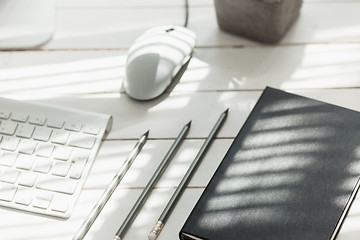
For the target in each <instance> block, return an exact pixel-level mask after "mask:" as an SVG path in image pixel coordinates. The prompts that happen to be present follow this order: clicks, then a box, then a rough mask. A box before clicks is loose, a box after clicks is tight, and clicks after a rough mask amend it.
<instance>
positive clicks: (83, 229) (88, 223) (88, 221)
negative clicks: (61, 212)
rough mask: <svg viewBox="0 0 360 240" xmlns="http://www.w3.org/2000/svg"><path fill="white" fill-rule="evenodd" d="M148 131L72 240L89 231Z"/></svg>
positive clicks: (137, 151)
mask: <svg viewBox="0 0 360 240" xmlns="http://www.w3.org/2000/svg"><path fill="white" fill-rule="evenodd" d="M148 135H149V131H147V132H146V133H144V134H143V135H141V137H140V138H139V140H138V141H137V143H136V145H135V146H134V148H133V149H132V150H131V152H130V153H129V155H128V156H127V158H126V160H125V162H124V163H123V164H122V165H121V168H120V170H119V171H118V173H117V174H116V175H115V176H114V178H113V179H112V180H111V182H110V184H109V186H108V187H107V188H106V189H105V191H104V192H103V194H102V195H101V197H100V198H99V200H98V201H97V203H96V205H95V206H94V208H93V209H92V210H91V212H90V214H89V215H88V216H87V218H86V219H85V221H84V222H83V224H82V225H81V227H80V228H79V230H78V231H77V233H76V234H75V236H74V238H73V240H81V239H83V238H84V237H85V235H86V233H87V232H88V231H89V229H90V227H91V225H92V224H93V223H94V221H95V219H96V218H97V216H98V215H99V214H100V212H101V210H102V209H103V207H104V206H105V204H106V202H107V201H108V200H109V198H110V196H111V195H112V193H113V192H114V191H115V188H116V187H117V186H118V185H119V183H120V181H121V180H122V179H123V177H124V176H125V174H126V172H127V170H128V169H129V168H130V166H131V164H132V163H133V162H134V160H135V158H136V156H137V155H138V154H139V152H140V151H141V149H142V147H143V146H144V145H145V142H146V140H147V138H148Z"/></svg>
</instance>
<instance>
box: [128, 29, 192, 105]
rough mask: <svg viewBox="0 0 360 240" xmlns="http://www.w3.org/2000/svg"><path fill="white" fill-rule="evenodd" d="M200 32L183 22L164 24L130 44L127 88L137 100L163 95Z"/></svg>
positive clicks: (187, 57) (188, 55) (188, 54)
mask: <svg viewBox="0 0 360 240" xmlns="http://www.w3.org/2000/svg"><path fill="white" fill-rule="evenodd" d="M195 42H196V35H195V33H194V32H192V31H191V30H189V29H187V28H184V27H180V26H170V25H169V26H160V27H155V28H151V29H149V30H147V31H145V32H144V33H143V34H142V35H141V36H140V37H139V38H137V39H136V40H135V42H134V44H133V45H132V46H131V47H130V48H129V50H128V54H127V61H126V67H125V71H126V77H125V80H124V88H125V91H126V93H127V94H128V95H129V96H130V97H132V98H134V99H137V100H150V99H153V98H156V97H158V96H160V95H161V94H162V93H163V92H164V91H165V90H166V88H167V87H168V86H169V85H170V83H171V81H172V80H173V78H174V76H175V75H176V73H177V72H178V71H179V70H180V69H181V67H182V66H183V64H184V63H185V62H186V61H187V60H189V58H190V56H191V54H192V52H193V49H194V47H195Z"/></svg>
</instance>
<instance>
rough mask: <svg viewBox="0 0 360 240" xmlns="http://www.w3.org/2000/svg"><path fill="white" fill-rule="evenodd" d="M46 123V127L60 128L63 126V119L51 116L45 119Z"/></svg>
mask: <svg viewBox="0 0 360 240" xmlns="http://www.w3.org/2000/svg"><path fill="white" fill-rule="evenodd" d="M46 125H47V126H48V127H52V128H58V129H60V128H62V127H63V126H64V121H62V120H58V119H53V118H51V119H48V120H47V122H46Z"/></svg>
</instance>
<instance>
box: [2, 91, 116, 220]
mask: <svg viewBox="0 0 360 240" xmlns="http://www.w3.org/2000/svg"><path fill="white" fill-rule="evenodd" d="M111 123H112V118H111V117H110V116H107V115H103V114H96V113H90V112H85V111H81V110H73V109H68V108H61V107H55V106H49V105H44V104H41V105H40V104H30V103H26V102H22V101H21V102H20V101H15V100H9V99H4V98H0V206H5V207H10V208H16V209H21V210H25V211H30V212H35V213H40V214H45V215H50V216H56V217H61V218H68V217H70V215H71V212H72V209H73V208H74V206H75V203H76V200H77V199H78V197H79V195H80V192H81V189H82V186H83V184H84V182H85V180H86V177H87V176H88V174H89V172H90V169H91V166H92V164H93V162H94V160H95V157H96V154H97V152H98V150H99V148H100V144H101V140H102V138H103V136H104V135H105V133H106V132H108V131H109V130H110V128H111Z"/></svg>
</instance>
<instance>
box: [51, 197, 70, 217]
mask: <svg viewBox="0 0 360 240" xmlns="http://www.w3.org/2000/svg"><path fill="white" fill-rule="evenodd" d="M69 205H70V202H69V201H68V199H66V198H63V197H54V199H53V200H52V202H51V206H50V208H51V210H53V211H56V212H62V213H64V212H66V211H67V210H68V209H69Z"/></svg>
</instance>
